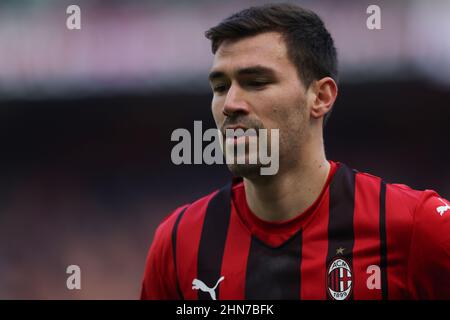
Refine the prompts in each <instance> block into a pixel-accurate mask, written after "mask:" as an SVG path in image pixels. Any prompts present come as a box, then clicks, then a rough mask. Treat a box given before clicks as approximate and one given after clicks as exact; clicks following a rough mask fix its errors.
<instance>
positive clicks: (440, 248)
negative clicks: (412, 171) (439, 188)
mask: <svg viewBox="0 0 450 320" xmlns="http://www.w3.org/2000/svg"><path fill="white" fill-rule="evenodd" d="M408 270H409V272H408V285H409V288H410V290H411V293H412V297H413V298H416V299H450V202H449V201H447V200H446V199H444V198H442V197H440V196H439V195H438V194H437V193H436V192H434V191H432V190H427V191H424V192H423V194H422V197H421V200H420V201H419V204H418V206H417V208H416V210H415V214H414V227H413V233H412V239H411V248H410V253H409V262H408Z"/></svg>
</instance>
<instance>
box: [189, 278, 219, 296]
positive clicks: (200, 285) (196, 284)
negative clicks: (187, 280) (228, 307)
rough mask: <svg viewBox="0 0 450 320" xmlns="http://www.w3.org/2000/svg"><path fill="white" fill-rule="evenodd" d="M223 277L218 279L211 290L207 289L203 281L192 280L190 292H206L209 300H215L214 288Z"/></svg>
mask: <svg viewBox="0 0 450 320" xmlns="http://www.w3.org/2000/svg"><path fill="white" fill-rule="evenodd" d="M224 279H225V277H223V276H222V277H220V279H219V280H217V282H216V285H215V286H214V287H213V288H210V287H208V286H207V285H206V284H205V283H204V282H203V281H201V280H198V279H194V280H192V290H201V291H203V292H208V293H209V295H210V296H211V299H213V300H216V288H217V286H218V285H219V283H221V282H222V281H223V280H224Z"/></svg>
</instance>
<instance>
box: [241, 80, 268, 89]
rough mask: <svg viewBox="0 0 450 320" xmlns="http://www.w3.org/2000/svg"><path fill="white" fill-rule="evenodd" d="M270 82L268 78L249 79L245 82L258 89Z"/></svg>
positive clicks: (248, 85)
mask: <svg viewBox="0 0 450 320" xmlns="http://www.w3.org/2000/svg"><path fill="white" fill-rule="evenodd" d="M268 84H270V81H267V80H249V81H247V82H246V83H245V85H246V86H247V87H252V88H256V89H262V88H264V87H265V86H266V85H268Z"/></svg>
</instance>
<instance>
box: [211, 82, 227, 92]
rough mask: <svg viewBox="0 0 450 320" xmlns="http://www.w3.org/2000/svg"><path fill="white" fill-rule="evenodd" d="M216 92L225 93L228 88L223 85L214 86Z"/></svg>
mask: <svg viewBox="0 0 450 320" xmlns="http://www.w3.org/2000/svg"><path fill="white" fill-rule="evenodd" d="M212 89H213V91H214V92H217V93H223V92H225V91H226V90H227V86H226V85H225V84H223V83H219V84H215V85H213V86H212Z"/></svg>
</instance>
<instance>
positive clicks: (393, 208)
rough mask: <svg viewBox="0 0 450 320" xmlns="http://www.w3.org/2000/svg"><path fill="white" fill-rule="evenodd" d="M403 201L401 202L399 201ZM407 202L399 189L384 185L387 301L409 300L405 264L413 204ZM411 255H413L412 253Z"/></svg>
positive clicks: (408, 248)
mask: <svg viewBox="0 0 450 320" xmlns="http://www.w3.org/2000/svg"><path fill="white" fill-rule="evenodd" d="M399 199H403V201H399ZM407 200H409V199H408V198H407V197H406V196H405V193H404V191H401V190H400V187H395V186H393V185H389V184H387V185H386V238H387V239H386V240H387V241H386V243H387V262H388V268H387V271H388V272H387V276H388V277H387V279H388V282H389V286H388V290H389V295H388V296H389V299H407V298H409V293H408V284H407V271H408V270H407V263H404V261H408V255H409V254H410V239H411V233H412V227H411V226H412V224H413V217H412V214H413V210H414V209H415V207H414V206H411V207H410V206H408V204H410V203H414V202H413V201H409V202H408V201H407ZM411 254H414V252H412V253H411Z"/></svg>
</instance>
